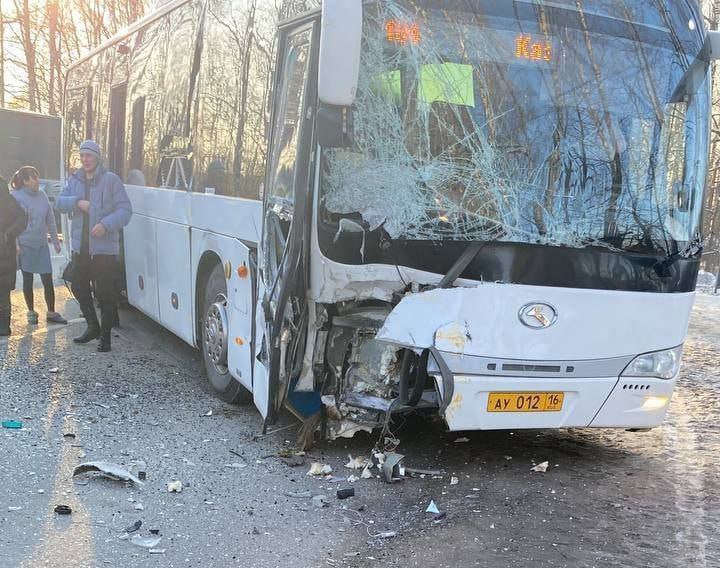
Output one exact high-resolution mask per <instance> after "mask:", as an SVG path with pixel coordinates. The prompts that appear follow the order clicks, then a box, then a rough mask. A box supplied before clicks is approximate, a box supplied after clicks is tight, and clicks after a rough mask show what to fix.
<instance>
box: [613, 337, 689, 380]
mask: <svg viewBox="0 0 720 568" xmlns="http://www.w3.org/2000/svg"><path fill="white" fill-rule="evenodd" d="M681 359H682V345H679V346H677V347H674V348H673V349H665V350H664V351H655V352H653V353H645V354H644V355H638V356H637V357H635V359H633V360H632V361H631V362H630V364H629V365H628V366H627V367H625V370H624V371H623V372H622V373H621V375H620V376H621V377H657V378H658V379H672V378H673V377H674V376H675V375H677V373H678V371H679V370H680V360H681Z"/></svg>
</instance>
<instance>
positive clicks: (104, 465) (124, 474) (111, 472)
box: [73, 461, 143, 485]
mask: <svg viewBox="0 0 720 568" xmlns="http://www.w3.org/2000/svg"><path fill="white" fill-rule="evenodd" d="M87 472H97V473H99V474H101V475H102V476H104V477H108V478H110V479H113V480H115V481H121V480H122V481H132V482H133V483H136V484H137V485H143V482H142V481H140V480H139V479H138V478H137V477H135V476H134V475H133V474H132V473H130V472H129V471H128V470H127V469H125V468H124V467H122V466H120V465H118V464H116V463H111V462H103V461H94V462H85V463H81V464H79V465H77V466H75V470H74V471H73V477H74V476H76V475H80V474H81V473H87Z"/></svg>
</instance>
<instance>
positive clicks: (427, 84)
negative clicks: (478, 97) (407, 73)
mask: <svg viewBox="0 0 720 568" xmlns="http://www.w3.org/2000/svg"><path fill="white" fill-rule="evenodd" d="M418 99H419V100H420V101H422V102H424V103H426V104H432V103H448V104H452V105H463V106H469V107H475V88H474V84H473V68H472V65H463V64H460V63H431V64H426V65H423V66H422V67H421V68H420V92H419V93H418Z"/></svg>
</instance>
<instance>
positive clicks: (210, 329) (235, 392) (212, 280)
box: [200, 264, 252, 404]
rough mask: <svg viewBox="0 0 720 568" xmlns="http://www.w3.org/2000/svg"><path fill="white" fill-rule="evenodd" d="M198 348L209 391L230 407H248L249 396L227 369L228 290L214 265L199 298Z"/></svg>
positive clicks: (217, 266) (220, 273)
mask: <svg viewBox="0 0 720 568" xmlns="http://www.w3.org/2000/svg"><path fill="white" fill-rule="evenodd" d="M200 298H201V300H202V301H201V307H200V310H201V311H200V318H201V319H200V333H201V336H200V348H201V349H202V354H203V362H204V363H205V373H206V375H207V378H208V382H209V383H210V387H211V388H212V390H213V391H214V392H215V394H216V395H217V397H218V398H220V399H221V400H224V401H225V402H229V403H231V404H248V403H249V402H250V401H251V400H252V394H251V393H250V392H249V391H248V390H247V389H246V388H245V387H244V386H243V385H242V384H241V383H240V382H239V381H237V380H236V379H235V378H234V377H233V376H232V375H231V374H230V371H229V369H228V366H227V364H228V362H227V352H228V326H227V321H228V320H227V312H226V309H227V308H226V307H227V303H228V300H227V286H226V285H225V271H224V270H223V268H222V266H221V265H220V264H216V265H215V267H214V268H213V269H212V271H211V272H210V274H209V275H208V278H207V280H206V281H205V286H204V287H203V292H202V295H201V297H200Z"/></svg>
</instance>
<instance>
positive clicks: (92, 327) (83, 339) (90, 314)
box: [73, 304, 100, 343]
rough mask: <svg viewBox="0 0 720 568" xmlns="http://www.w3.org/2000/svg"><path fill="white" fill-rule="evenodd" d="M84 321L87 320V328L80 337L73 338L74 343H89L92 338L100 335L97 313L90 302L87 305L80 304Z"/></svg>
mask: <svg viewBox="0 0 720 568" xmlns="http://www.w3.org/2000/svg"><path fill="white" fill-rule="evenodd" d="M80 309H81V310H82V313H83V315H84V316H85V321H87V329H86V330H85V333H83V334H82V335H81V336H80V337H76V338H75V339H73V341H74V342H75V343H89V342H91V341H92V340H93V339H97V338H98V337H100V324H99V323H98V318H97V313H95V308H94V307H93V305H92V304H90V305H89V306H81V308H80Z"/></svg>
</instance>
